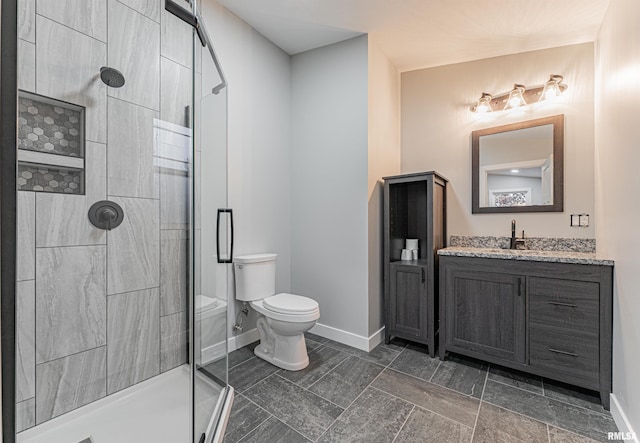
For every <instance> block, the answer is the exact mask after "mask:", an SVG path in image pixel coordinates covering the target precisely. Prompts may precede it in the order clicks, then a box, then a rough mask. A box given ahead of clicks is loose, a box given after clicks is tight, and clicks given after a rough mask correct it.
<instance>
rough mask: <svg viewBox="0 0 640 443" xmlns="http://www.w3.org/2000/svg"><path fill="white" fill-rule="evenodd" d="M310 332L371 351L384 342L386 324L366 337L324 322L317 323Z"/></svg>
mask: <svg viewBox="0 0 640 443" xmlns="http://www.w3.org/2000/svg"><path fill="white" fill-rule="evenodd" d="M309 332H312V333H313V334H316V335H319V336H321V337H324V338H329V339H331V340H335V341H337V342H339V343H342V344H345V345H349V346H352V347H354V348H356V349H360V350H362V351H365V352H369V351H371V350H372V349H373V348H375V347H376V346H378V345H379V344H380V343H381V342H382V337H383V335H384V326H383V327H382V328H380V329H379V330H378V331H376V332H375V333H374V334H373V335H371V336H370V337H364V336H362V335H358V334H354V333H353V332H348V331H344V330H342V329H338V328H334V327H333V326H327V325H323V324H322V323H316V325H315V326H314V327H313V328H311V331H309Z"/></svg>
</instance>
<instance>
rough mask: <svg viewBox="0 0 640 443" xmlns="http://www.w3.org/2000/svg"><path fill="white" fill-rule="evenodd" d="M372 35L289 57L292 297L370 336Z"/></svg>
mask: <svg viewBox="0 0 640 443" xmlns="http://www.w3.org/2000/svg"><path fill="white" fill-rule="evenodd" d="M367 46H368V45H367V36H361V37H356V38H353V39H350V40H346V41H344V42H340V43H336V44H333V45H329V46H325V47H322V48H318V49H314V50H311V51H307V52H303V53H300V54H296V55H294V56H293V57H292V58H291V97H292V106H291V112H292V120H291V128H292V132H291V133H292V156H291V158H292V162H291V184H292V193H291V208H292V217H291V236H292V243H291V249H292V265H291V275H292V290H293V291H294V293H296V294H301V295H305V296H308V297H311V298H313V299H315V300H317V301H318V303H319V304H320V315H321V317H320V320H319V323H321V324H323V325H326V326H329V327H333V328H338V329H341V330H344V331H349V332H351V333H353V334H356V335H359V336H368V331H369V318H368V315H367V308H366V307H367V305H368V274H367V273H368V259H367V246H368V236H367V222H368V207H367V201H368V198H367V180H368V144H367V141H368V140H367V139H368V126H367V109H368V108H367V103H368V85H367V73H368V72H367V69H368V67H367V51H368V49H367Z"/></svg>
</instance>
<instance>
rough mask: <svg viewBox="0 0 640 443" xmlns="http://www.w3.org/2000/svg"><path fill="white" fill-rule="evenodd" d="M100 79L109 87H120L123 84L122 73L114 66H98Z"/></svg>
mask: <svg viewBox="0 0 640 443" xmlns="http://www.w3.org/2000/svg"><path fill="white" fill-rule="evenodd" d="M100 79H101V80H102V81H103V82H104V84H105V85H107V86H109V87H111V88H120V87H122V86H124V75H122V72H120V71H118V70H117V69H115V68H110V67H108V66H103V67H102V68H100Z"/></svg>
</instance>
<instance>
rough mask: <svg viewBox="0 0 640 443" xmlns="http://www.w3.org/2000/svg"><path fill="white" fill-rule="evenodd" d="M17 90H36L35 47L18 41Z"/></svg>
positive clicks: (26, 42) (23, 41)
mask: <svg viewBox="0 0 640 443" xmlns="http://www.w3.org/2000/svg"><path fill="white" fill-rule="evenodd" d="M18 89H22V90H24V91H31V92H34V91H35V90H36V45H34V44H33V43H29V42H28V41H26V40H22V39H20V40H18Z"/></svg>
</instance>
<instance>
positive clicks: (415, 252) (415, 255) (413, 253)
mask: <svg viewBox="0 0 640 443" xmlns="http://www.w3.org/2000/svg"><path fill="white" fill-rule="evenodd" d="M411 259H412V260H417V259H418V250H417V249H412V250H411Z"/></svg>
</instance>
